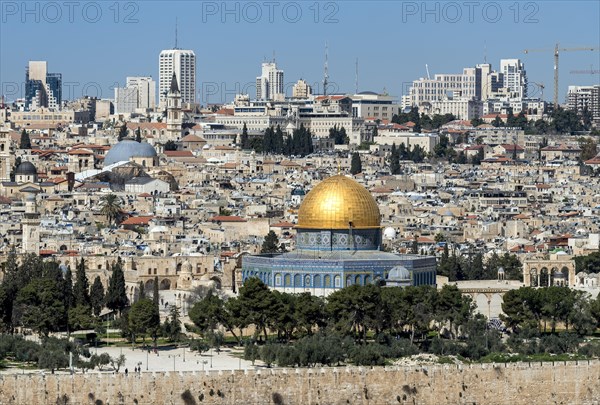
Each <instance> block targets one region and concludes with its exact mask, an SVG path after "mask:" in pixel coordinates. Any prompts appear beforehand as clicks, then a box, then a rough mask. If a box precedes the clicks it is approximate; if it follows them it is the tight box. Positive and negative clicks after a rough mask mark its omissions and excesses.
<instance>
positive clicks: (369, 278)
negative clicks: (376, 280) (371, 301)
mask: <svg viewBox="0 0 600 405" xmlns="http://www.w3.org/2000/svg"><path fill="white" fill-rule="evenodd" d="M371 282H372V280H371V276H365V285H367V284H371Z"/></svg>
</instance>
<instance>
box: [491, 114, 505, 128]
mask: <svg viewBox="0 0 600 405" xmlns="http://www.w3.org/2000/svg"><path fill="white" fill-rule="evenodd" d="M492 126H493V127H496V128H498V127H503V126H504V121H502V118H500V116H499V115H496V118H494V120H493V121H492Z"/></svg>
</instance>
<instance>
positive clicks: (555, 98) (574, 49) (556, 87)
mask: <svg viewBox="0 0 600 405" xmlns="http://www.w3.org/2000/svg"><path fill="white" fill-rule="evenodd" d="M598 49H599V48H597V47H596V48H587V47H577V48H560V47H559V44H558V43H557V44H556V45H555V46H554V49H525V51H524V52H525V53H526V54H529V53H532V52H554V108H558V56H559V54H560V52H572V51H597V50H598Z"/></svg>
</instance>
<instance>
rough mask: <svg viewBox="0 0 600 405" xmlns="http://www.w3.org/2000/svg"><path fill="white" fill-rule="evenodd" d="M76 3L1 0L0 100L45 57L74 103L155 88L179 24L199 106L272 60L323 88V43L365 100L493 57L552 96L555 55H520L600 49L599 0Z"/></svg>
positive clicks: (570, 59)
mask: <svg viewBox="0 0 600 405" xmlns="http://www.w3.org/2000/svg"><path fill="white" fill-rule="evenodd" d="M74 3H75V5H74V6H69V5H68V4H66V5H65V2H63V1H57V2H28V3H26V6H25V7H27V9H25V7H24V6H23V4H24V3H22V2H21V1H5V0H0V7H1V9H0V11H1V15H0V24H1V25H0V83H1V84H2V88H1V90H0V93H5V94H7V98H9V99H14V98H15V96H14V95H12V91H13V88H14V83H19V85H20V86H22V84H23V81H24V77H25V66H26V65H27V62H28V61H29V60H47V61H48V66H49V71H50V72H60V73H62V74H63V83H64V84H65V85H66V86H65V87H64V88H63V94H64V97H66V98H74V96H75V97H79V96H81V95H82V91H83V89H84V87H85V86H86V85H87V89H88V91H87V93H89V94H90V95H97V92H98V90H97V89H99V91H100V92H101V94H99V95H101V96H102V97H108V98H112V97H113V91H112V88H113V87H114V85H115V83H117V84H121V85H122V84H123V83H124V81H125V77H126V76H142V75H151V76H153V77H154V78H155V79H156V80H157V79H158V54H159V52H160V51H161V50H162V49H168V48H171V47H173V46H174V41H175V40H174V37H175V34H174V32H175V19H176V18H178V21H179V24H178V25H179V43H178V46H179V47H180V48H183V49H192V50H194V51H195V52H196V55H197V84H198V85H197V87H198V89H197V92H198V94H199V100H200V101H201V102H202V103H205V102H206V98H207V93H216V94H212V95H210V96H209V101H210V102H219V101H228V100H231V99H232V97H233V94H234V93H235V92H236V89H238V88H239V89H242V88H244V86H247V85H250V86H251V85H252V84H253V82H254V80H255V77H256V76H257V75H259V73H260V63H261V62H262V61H263V59H264V58H265V57H266V58H269V59H270V58H272V56H273V52H275V57H276V60H277V63H278V66H279V67H280V68H281V69H283V70H284V71H285V81H286V83H293V82H295V81H296V80H297V79H299V78H300V77H302V78H304V79H305V80H307V81H309V82H310V83H321V82H322V79H323V64H324V48H325V42H328V44H329V76H330V82H333V83H335V86H337V88H339V90H340V91H347V92H352V91H354V87H355V60H356V58H358V59H359V90H360V91H364V90H373V91H382V90H383V89H384V88H386V89H387V91H388V92H389V93H390V94H392V95H395V96H398V97H399V96H400V95H401V94H402V90H403V88H404V87H405V86H406V85H405V83H409V82H411V81H412V80H414V79H417V78H419V77H422V76H425V75H426V72H425V64H426V63H427V64H428V65H429V70H430V72H431V74H432V75H433V74H434V73H458V72H460V71H461V70H462V68H463V67H468V66H473V65H475V64H477V63H482V62H483V60H484V55H486V54H487V61H488V62H490V63H492V65H493V67H494V68H498V67H499V66H498V65H499V60H500V59H501V58H521V59H522V60H523V61H524V62H525V67H526V70H527V73H528V77H529V80H530V81H531V82H541V83H544V84H545V85H546V89H545V92H544V98H546V99H551V98H552V92H553V56H552V53H551V52H546V53H532V54H530V55H525V54H524V53H523V50H524V49H526V48H536V49H537V48H548V49H551V48H553V46H554V44H555V43H556V42H559V43H560V44H561V47H577V46H586V47H592V46H593V47H596V46H598V45H600V22H599V21H600V1H597V0H594V1H543V2H542V1H539V2H526V1H522V2H514V1H509V2H504V1H497V2H492V1H481V2H479V1H457V2H431V1H430V2H422V1H414V2H413V1H398V2H394V1H369V2H366V1H337V2H333V1H332V2H327V1H323V2H314V1H297V2H293V1H257V2H222V1H205V2H192V1H180V2H171V1H170V2H167V1H131V2H126V1H125V2H118V3H116V2H114V1H106V2H105V1H96V2H94V1H89V2H86V1H83V2H74ZM71 7H72V8H71ZM226 8H227V9H226ZM117 10H118V13H117ZM317 10H318V12H317ZM591 66H593V69H595V70H598V69H600V52H589V51H586V52H583V51H581V52H564V53H563V54H562V55H561V63H560V72H561V83H560V96H561V100H562V99H564V95H565V94H566V88H567V85H569V84H597V83H600V75H573V74H570V71H571V70H588V69H590V68H591ZM69 83H75V84H69ZM252 90H253V88H252V89H251V91H252ZM534 91H535V90H534ZM73 93H74V94H73ZM19 96H22V94H19Z"/></svg>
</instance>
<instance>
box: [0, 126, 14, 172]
mask: <svg viewBox="0 0 600 405" xmlns="http://www.w3.org/2000/svg"><path fill="white" fill-rule="evenodd" d="M1 125H2V123H0V182H2V181H10V170H11V166H12V163H13V161H14V156H12V155H13V154H12V153H11V152H10V135H9V129H8V127H3V126H1Z"/></svg>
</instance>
